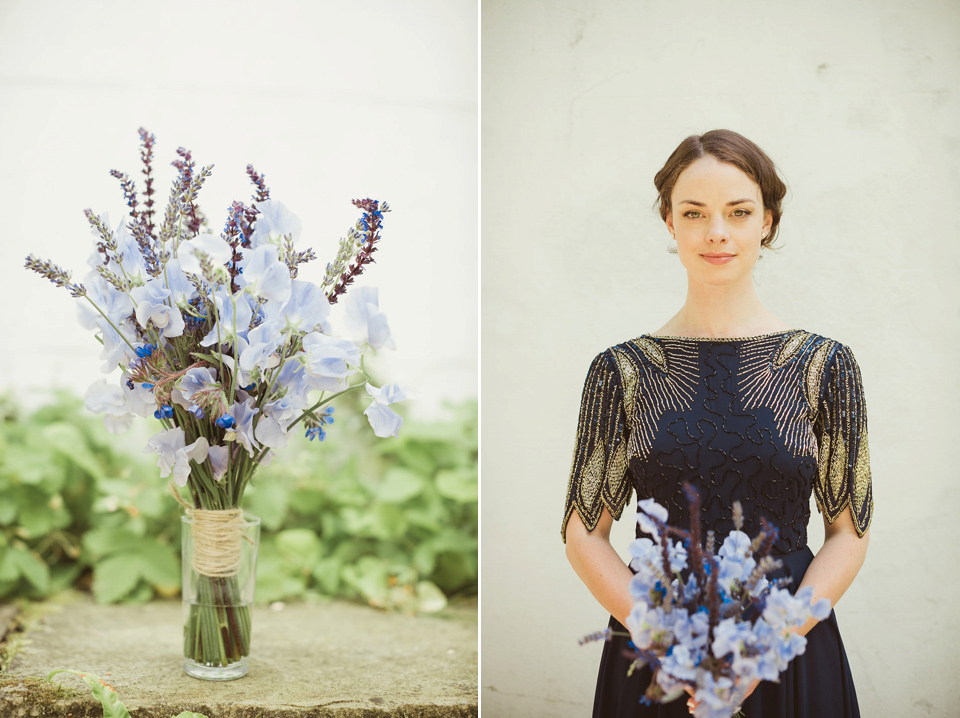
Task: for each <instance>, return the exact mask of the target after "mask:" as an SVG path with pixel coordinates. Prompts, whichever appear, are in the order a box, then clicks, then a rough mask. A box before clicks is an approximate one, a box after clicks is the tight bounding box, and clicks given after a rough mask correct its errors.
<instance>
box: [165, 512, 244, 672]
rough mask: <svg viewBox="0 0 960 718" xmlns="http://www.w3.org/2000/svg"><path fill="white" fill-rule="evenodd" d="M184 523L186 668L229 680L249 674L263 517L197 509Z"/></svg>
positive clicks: (184, 645) (184, 647)
mask: <svg viewBox="0 0 960 718" xmlns="http://www.w3.org/2000/svg"><path fill="white" fill-rule="evenodd" d="M181 520H182V523H183V619H184V623H183V656H184V658H183V668H184V670H185V671H186V672H187V674H188V675H191V676H193V677H194V678H202V679H205V680H211V681H229V680H233V679H235V678H240V677H241V676H243V675H246V673H247V670H248V669H249V666H248V664H247V658H248V657H249V655H250V632H251V631H250V628H251V609H252V606H253V593H254V587H255V584H256V564H257V548H258V545H259V539H260V519H259V518H257V517H255V516H244V515H243V514H242V513H241V512H240V511H239V510H231V511H203V510H200V509H193V510H191V512H190V514H189V515H187V516H183V517H182V519H181Z"/></svg>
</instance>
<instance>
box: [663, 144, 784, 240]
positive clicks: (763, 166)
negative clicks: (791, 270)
mask: <svg viewBox="0 0 960 718" xmlns="http://www.w3.org/2000/svg"><path fill="white" fill-rule="evenodd" d="M705 155H710V156H712V157H716V158H717V159H718V160H719V161H720V162H727V163H729V164H732V165H734V166H735V167H738V168H739V169H740V170H741V171H742V172H743V173H744V174H745V175H747V177H749V178H750V179H752V180H753V181H754V182H756V183H757V186H758V187H760V196H761V197H762V198H763V206H764V209H768V210H770V213H771V214H772V215H773V224H772V225H771V226H770V232H769V233H768V234H767V236H766V237H764V238H763V239H762V240H761V241H760V246H762V247H769V246H770V245H772V244H773V240H774V239H775V238H776V236H777V228H778V226H779V225H780V214H781V211H780V202H781V201H782V200H783V197H784V195H785V194H786V193H787V186H786V185H785V184H784V183H783V181H782V180H781V179H780V177H779V175H778V174H777V167H776V165H774V164H773V160H771V159H770V158H769V157H767V154H766V153H765V152H764V151H763V150H761V149H760V148H759V147H757V146H756V145H755V144H754V143H753V142H751V141H750V140H748V139H747V138H746V137H744V136H743V135H740V134H737V133H736V132H733V131H732V130H710V132H707V133H706V134H703V135H690V136H689V137H687V138H686V139H685V140H684V141H683V142H681V143H680V145H679V146H678V147H677V149H675V150H674V151H673V154H671V155H670V157H669V158H668V159H667V162H666V164H664V165H663V167H662V168H661V169H660V171H659V172H657V174H656V176H655V177H654V178H653V184H654V186H655V187H656V188H657V193H658V194H659V196H658V198H657V202H656V205H655V206H656V207H657V209H658V210H659V211H660V217H661V219H664V220H665V219H666V218H667V215H668V214H670V210H671V206H670V195H671V194H673V187H674V185H675V184H676V183H677V178H678V177H679V176H680V173H681V172H683V171H684V170H685V169H686V168H687V167H689V166H690V165H691V164H693V163H694V162H695V161H696V160H698V159H700V158H701V157H704V156H705Z"/></svg>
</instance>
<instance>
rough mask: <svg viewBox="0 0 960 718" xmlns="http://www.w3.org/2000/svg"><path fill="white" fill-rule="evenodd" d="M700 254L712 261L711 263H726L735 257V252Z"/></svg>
mask: <svg viewBox="0 0 960 718" xmlns="http://www.w3.org/2000/svg"><path fill="white" fill-rule="evenodd" d="M700 256H701V257H703V258H704V259H705V260H706V261H708V262H710V264H726V263H727V262H729V261H730V260H731V259H733V258H734V256H735V255H733V254H701V255H700Z"/></svg>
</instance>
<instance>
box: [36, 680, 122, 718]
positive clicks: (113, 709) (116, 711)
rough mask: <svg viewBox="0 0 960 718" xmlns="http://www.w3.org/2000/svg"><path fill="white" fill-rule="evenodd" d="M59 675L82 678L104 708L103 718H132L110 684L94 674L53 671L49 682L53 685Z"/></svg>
mask: <svg viewBox="0 0 960 718" xmlns="http://www.w3.org/2000/svg"><path fill="white" fill-rule="evenodd" d="M59 673H71V674H73V675H75V676H80V677H81V678H82V679H83V680H84V682H85V683H86V684H87V685H88V686H90V688H91V690H92V691H93V697H94V698H96V699H97V700H98V701H100V705H102V706H103V718H130V712H129V711H128V710H127V707H126V706H125V705H124V704H123V701H121V700H120V698H119V697H118V696H117V691H116V690H115V689H114V687H113V686H111V685H110V684H109V683H107V682H105V681H104V680H103V679H102V678H100V677H99V676H95V675H93V674H92V673H81V672H80V671H74V670H71V669H69V668H62V669H60V670H58V671H51V672H50V673H49V674H47V681H48V682H50V683H52V682H53V677H54V676H55V675H57V674H59Z"/></svg>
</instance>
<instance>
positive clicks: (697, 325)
mask: <svg viewBox="0 0 960 718" xmlns="http://www.w3.org/2000/svg"><path fill="white" fill-rule="evenodd" d="M789 328H790V327H789V326H787V325H786V324H784V323H783V322H782V321H780V319H778V318H777V317H776V315H774V314H773V312H771V311H770V310H769V309H767V308H766V307H765V306H763V304H762V303H761V302H760V297H758V296H757V292H756V289H755V288H754V286H753V282H752V281H751V282H750V283H749V284H746V285H741V286H729V285H728V286H710V285H703V284H693V283H688V285H687V299H686V301H685V302H684V304H683V307H682V308H681V309H680V311H679V312H677V313H676V314H675V315H674V317H673V318H672V319H671V320H670V321H668V322H667V323H666V324H665V325H664V326H663V327H662V328H661V329H659V330H658V331H657V334H664V335H671V336H682V337H716V338H724V337H743V336H755V335H757V334H766V333H768V332H775V331H779V330H782V329H789Z"/></svg>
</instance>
